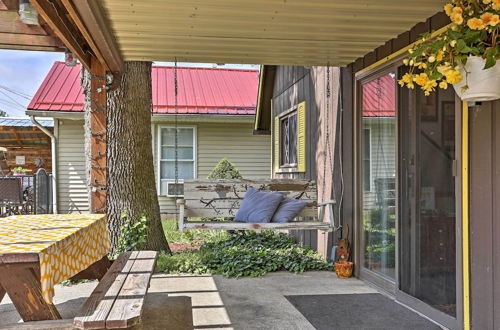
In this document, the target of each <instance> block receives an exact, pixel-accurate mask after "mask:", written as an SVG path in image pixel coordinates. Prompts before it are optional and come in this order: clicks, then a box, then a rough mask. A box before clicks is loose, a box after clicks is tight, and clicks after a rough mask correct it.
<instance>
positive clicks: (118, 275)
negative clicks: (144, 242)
mask: <svg viewBox="0 0 500 330" xmlns="http://www.w3.org/2000/svg"><path fill="white" fill-rule="evenodd" d="M157 255H158V252H156V251H132V252H125V253H122V254H120V256H119V257H118V258H117V259H116V260H115V261H114V262H113V264H112V265H111V267H110V268H109V269H108V271H107V272H106V274H105V275H104V277H103V278H102V279H101V281H100V282H99V284H98V285H97V287H96V288H95V289H94V291H93V292H92V294H91V295H90V297H89V298H88V299H87V300H86V301H85V303H84V304H83V306H82V308H81V309H80V311H79V312H78V313H77V314H76V317H75V318H74V319H73V320H71V319H64V320H47V321H31V322H24V323H16V324H11V325H7V326H0V329H1V330H17V329H31V330H33V329H37V330H42V329H47V330H49V329H50V330H72V329H131V328H133V329H141V328H142V323H143V321H142V319H141V316H142V312H143V306H144V302H145V298H146V293H147V291H148V288H149V282H150V280H151V276H152V275H153V272H154V270H155V266H156V258H157Z"/></svg>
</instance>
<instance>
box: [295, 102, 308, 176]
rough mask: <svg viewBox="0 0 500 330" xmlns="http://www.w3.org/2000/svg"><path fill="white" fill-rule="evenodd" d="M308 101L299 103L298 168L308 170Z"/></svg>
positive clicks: (301, 170)
mask: <svg viewBox="0 0 500 330" xmlns="http://www.w3.org/2000/svg"><path fill="white" fill-rule="evenodd" d="M306 131H307V130H306V102H302V103H299V106H298V108H297V162H298V166H297V170H298V171H299V172H305V171H306V163H307V154H306Z"/></svg>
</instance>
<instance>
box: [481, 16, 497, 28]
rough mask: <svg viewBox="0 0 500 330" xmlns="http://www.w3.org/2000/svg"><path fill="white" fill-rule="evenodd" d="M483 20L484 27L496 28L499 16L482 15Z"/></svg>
mask: <svg viewBox="0 0 500 330" xmlns="http://www.w3.org/2000/svg"><path fill="white" fill-rule="evenodd" d="M481 20H482V21H483V23H484V25H491V26H495V25H497V24H498V21H499V19H498V15H496V14H495V15H493V14H492V13H484V14H482V15H481Z"/></svg>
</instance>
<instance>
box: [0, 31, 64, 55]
mask: <svg viewBox="0 0 500 330" xmlns="http://www.w3.org/2000/svg"><path fill="white" fill-rule="evenodd" d="M0 48H2V49H18V50H38V49H41V50H46V51H61V50H62V49H63V48H62V45H61V43H60V42H59V41H58V40H57V39H55V38H53V37H51V36H40V35H29V34H16V33H2V32H0Z"/></svg>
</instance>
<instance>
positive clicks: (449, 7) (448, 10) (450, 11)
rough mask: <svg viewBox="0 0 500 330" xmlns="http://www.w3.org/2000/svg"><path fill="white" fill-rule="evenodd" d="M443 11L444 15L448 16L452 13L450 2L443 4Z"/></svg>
mask: <svg viewBox="0 0 500 330" xmlns="http://www.w3.org/2000/svg"><path fill="white" fill-rule="evenodd" d="M444 12H445V13H446V15H448V16H450V15H451V13H453V5H452V4H451V3H448V4H446V5H444Z"/></svg>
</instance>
